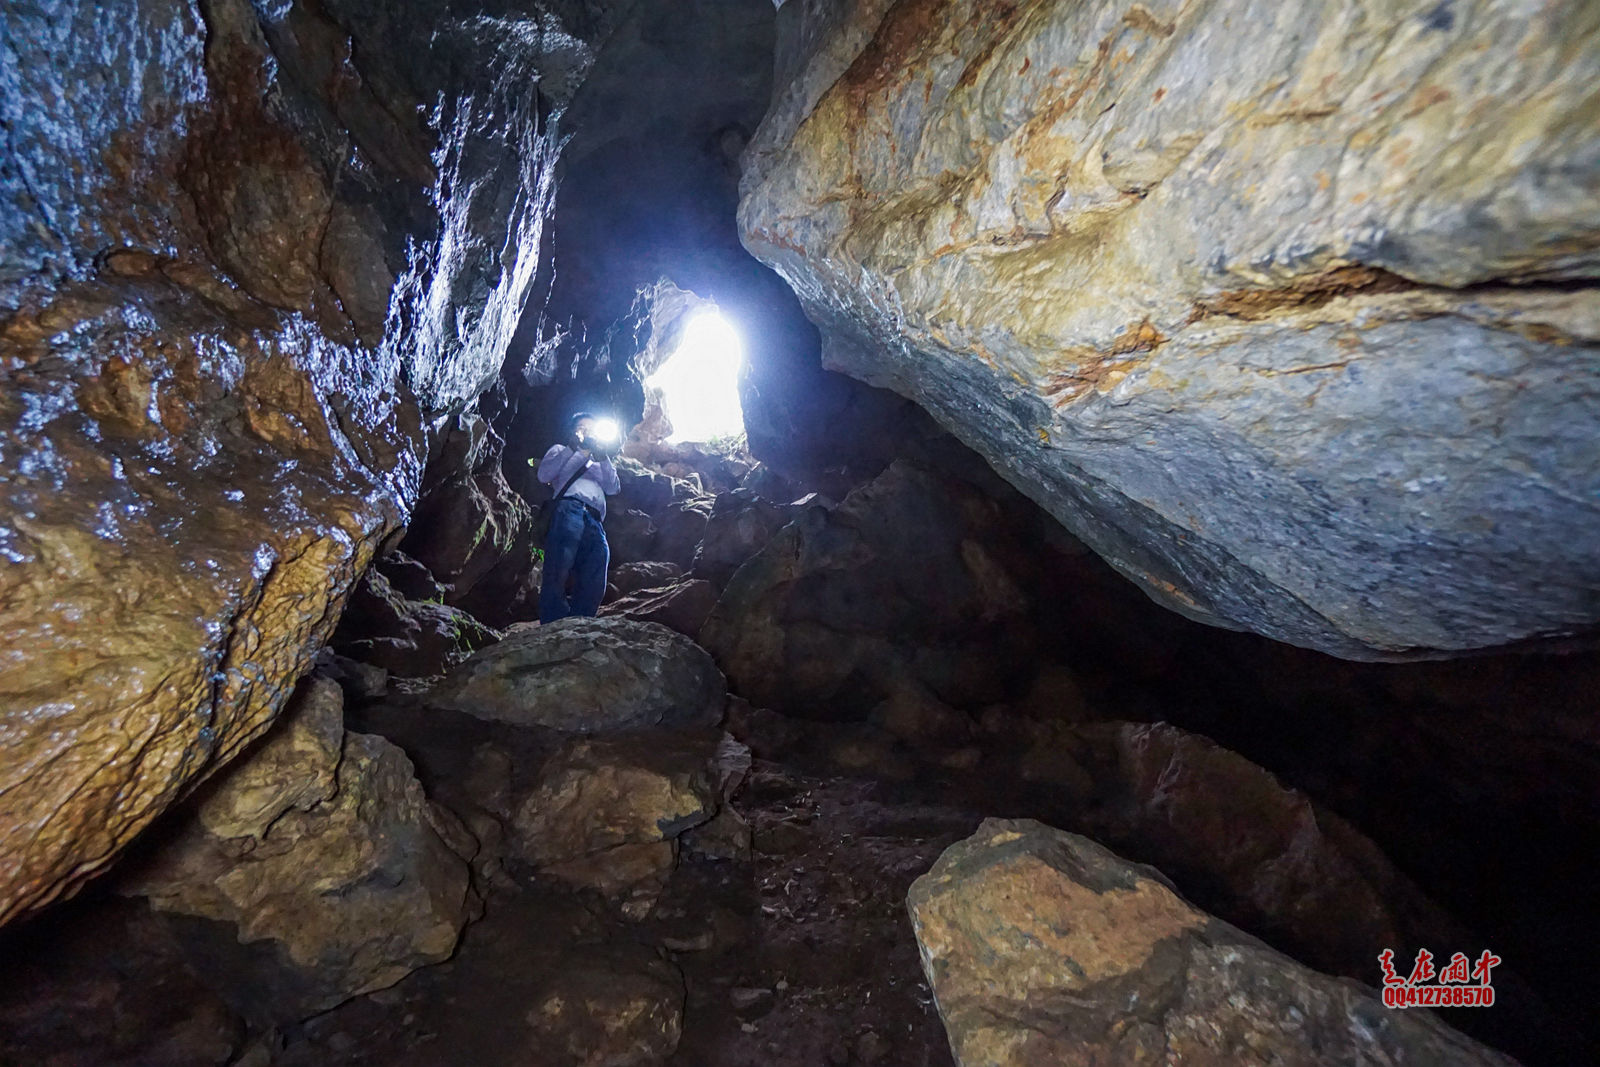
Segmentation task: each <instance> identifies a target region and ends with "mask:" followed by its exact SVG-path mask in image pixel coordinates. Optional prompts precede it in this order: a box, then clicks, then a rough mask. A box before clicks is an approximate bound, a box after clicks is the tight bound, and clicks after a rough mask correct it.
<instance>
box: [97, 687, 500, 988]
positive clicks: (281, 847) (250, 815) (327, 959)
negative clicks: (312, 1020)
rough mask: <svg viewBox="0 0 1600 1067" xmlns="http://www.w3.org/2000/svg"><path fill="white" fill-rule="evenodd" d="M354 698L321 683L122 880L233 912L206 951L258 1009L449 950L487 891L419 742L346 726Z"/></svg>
mask: <svg viewBox="0 0 1600 1067" xmlns="http://www.w3.org/2000/svg"><path fill="white" fill-rule="evenodd" d="M340 708H341V700H340V696H339V689H338V686H336V685H335V684H334V683H332V682H330V681H326V680H322V679H313V680H311V681H309V682H308V683H306V684H305V685H304V686H303V687H302V689H301V692H300V693H299V694H298V695H297V697H296V701H295V704H294V706H293V707H292V708H291V710H290V711H289V712H287V713H286V716H285V721H284V723H283V725H282V727H280V729H279V730H277V731H276V732H275V733H274V734H273V735H272V737H271V738H269V740H268V741H267V742H266V743H265V744H263V745H262V746H261V747H260V749H259V750H257V751H256V752H254V753H252V754H251V756H250V757H248V758H246V759H244V760H242V761H241V762H240V763H239V764H238V765H237V766H236V767H234V768H232V769H231V770H230V771H229V773H228V774H227V775H226V776H225V777H223V778H221V779H220V780H219V781H218V782H217V784H216V786H215V787H214V788H213V789H212V790H211V791H210V792H209V793H208V794H207V795H206V797H205V799H204V800H203V802H202V803H200V805H199V806H198V807H197V808H196V809H195V811H194V812H193V814H192V816H190V817H189V818H188V819H187V820H186V822H185V824H184V826H183V827H182V829H181V831H180V832H179V833H178V835H177V837H176V839H175V840H174V841H173V842H172V843H170V844H168V845H166V846H164V847H162V848H160V849H159V850H157V851H156V852H155V853H154V854H153V855H152V856H151V857H150V858H149V860H148V862H147V863H146V864H145V865H143V866H141V867H140V868H138V869H137V870H135V871H133V872H132V873H131V876H130V880H129V881H128V882H126V883H125V884H123V885H122V886H121V887H120V888H121V889H122V891H124V892H127V893H131V894H137V895H139V896H144V897H147V898H148V899H149V900H150V903H151V905H152V906H153V907H154V908H156V909H158V910H159V911H163V912H168V913H173V914H176V915H185V916H194V917H197V918H204V919H210V920H215V921H217V922H219V923H224V924H227V925H226V926H222V927H218V928H216V930H211V929H205V930H201V932H200V933H199V935H198V936H199V937H200V938H201V939H202V941H203V942H204V944H203V946H202V949H201V952H200V957H201V958H202V966H204V967H205V968H206V969H207V970H208V972H209V973H211V974H212V976H213V979H214V981H215V982H216V984H217V985H218V987H219V988H221V989H223V991H224V992H225V993H230V992H231V995H233V996H235V997H236V998H237V999H239V1000H241V1001H243V1003H241V1005H240V1007H241V1010H244V1011H246V1013H247V1014H250V1015H252V1016H253V1017H255V1018H257V1019H262V1018H266V1019H268V1020H278V1019H294V1018H303V1017H305V1016H307V1015H310V1014H312V1013H314V1012H318V1011H322V1010H325V1009H327V1008H330V1007H332V1006H333V1005H335V1004H338V1003H340V1002H341V1001H343V1000H345V999H347V998H349V997H351V996H354V995H356V994H358V993H364V992H369V991H371V990H375V989H382V988H384V987H385V986H389V985H393V984H394V983H395V982H397V981H399V980H400V979H401V978H403V977H405V976H406V975H407V974H409V973H410V972H411V971H412V970H414V969H416V968H417V967H420V966H423V965H425V964H429V963H437V962H439V961H440V960H443V959H446V958H448V957H449V955H450V953H451V951H452V950H453V949H454V948H455V944H456V936H457V934H458V933H459V932H460V930H461V927H462V926H463V925H464V924H465V923H466V922H467V920H468V918H469V917H470V916H471V915H472V914H473V911H474V908H475V907H476V905H477V900H476V897H475V896H474V895H473V893H472V891H471V889H470V888H469V884H468V882H469V879H468V871H467V864H466V861H465V858H464V857H463V856H462V855H459V854H457V852H455V851H452V848H451V846H450V844H449V843H448V842H454V843H455V844H456V846H457V847H458V848H463V847H464V848H468V849H470V848H472V847H474V846H473V845H472V843H471V842H470V839H468V840H467V841H466V842H463V841H462V840H461V835H462V833H463V831H462V830H461V829H460V827H459V826H458V825H455V824H453V823H450V822H447V821H441V820H442V818H443V817H442V816H441V815H440V813H438V812H436V811H435V810H434V809H433V808H432V807H431V806H430V805H429V804H428V802H427V799H426V798H425V797H424V796H423V793H422V787H421V785H419V784H418V782H417V780H416V778H415V777H414V776H413V774H412V767H411V762H410V761H409V760H408V759H406V757H405V754H404V753H402V752H401V751H400V750H399V749H398V748H396V747H395V746H394V745H392V744H390V743H389V742H387V741H385V740H383V739H382V738H380V737H374V736H370V735H365V734H352V733H346V732H345V730H344V725H343V718H342V715H341V710H340ZM196 929H198V928H196ZM235 933H236V934H237V940H236V941H234V939H233V935H234V934H235ZM230 946H231V947H230ZM264 990H266V991H267V992H263V991H264Z"/></svg>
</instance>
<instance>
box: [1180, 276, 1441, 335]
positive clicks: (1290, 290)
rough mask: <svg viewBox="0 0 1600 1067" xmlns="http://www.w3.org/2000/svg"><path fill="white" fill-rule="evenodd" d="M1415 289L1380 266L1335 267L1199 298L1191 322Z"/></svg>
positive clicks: (1255, 315)
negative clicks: (1275, 284) (1274, 284)
mask: <svg viewBox="0 0 1600 1067" xmlns="http://www.w3.org/2000/svg"><path fill="white" fill-rule="evenodd" d="M1415 288H1417V284H1416V283H1415V282H1412V281H1408V280H1406V279H1405V278H1402V277H1400V276H1399V275H1398V274H1393V273H1391V272H1389V271H1386V270H1383V269H1382V268H1380V267H1362V266H1349V267H1335V268H1334V269H1333V270H1330V271H1325V272H1324V273H1322V274H1317V275H1314V276H1312V277H1309V278H1302V279H1300V280H1299V281H1296V282H1295V283H1294V284H1293V285H1289V286H1286V287H1284V288H1281V289H1229V290H1227V291H1226V292H1222V293H1219V294H1217V295H1216V296H1214V297H1210V298H1208V299H1206V300H1198V301H1196V302H1195V305H1194V309H1193V310H1192V311H1191V312H1190V313H1189V319H1188V321H1189V322H1191V323H1193V322H1199V321H1200V320H1201V319H1207V318H1211V317H1212V316H1215V315H1224V316H1227V317H1229V318H1236V319H1245V320H1250V321H1253V320H1256V319H1264V318H1266V317H1267V316H1268V315H1271V314H1273V313H1274V312H1278V311H1283V310H1286V309H1287V310H1295V311H1308V310H1311V309H1312V308H1319V307H1321V306H1322V305H1324V304H1326V303H1327V302H1328V301H1330V300H1332V299H1334V298H1335V297H1340V296H1348V295H1349V294H1351V293H1370V294H1377V293H1398V292H1403V291H1404V290H1407V289H1415Z"/></svg>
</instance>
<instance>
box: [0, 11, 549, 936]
mask: <svg viewBox="0 0 1600 1067" xmlns="http://www.w3.org/2000/svg"><path fill="white" fill-rule="evenodd" d="M336 6H337V8H338V14H337V16H335V15H333V14H330V11H331V10H332V9H331V8H330V7H329V6H327V5H314V4H304V3H297V4H281V5H276V6H273V7H257V6H253V5H251V4H248V3H244V2H241V0H214V2H207V3H206V4H204V5H196V4H191V3H184V2H178V0H108V2H107V3H99V4H93V5H83V4H77V3H71V2H61V0H44V2H41V3H34V4H28V5H26V6H25V7H18V8H15V9H8V10H7V12H6V15H5V33H4V36H5V40H6V45H5V48H6V60H5V62H4V64H0V128H3V129H4V133H3V134H0V140H3V143H4V148H3V151H0V159H3V162H0V559H3V560H4V564H3V566H0V633H3V634H5V638H4V642H3V644H4V651H3V652H0V794H3V795H4V796H5V798H6V802H5V804H4V806H3V811H0V922H4V921H6V920H8V919H10V918H12V917H13V916H15V915H17V914H19V913H20V912H23V911H27V910H29V909H32V908H36V907H38V906H40V905H42V904H44V903H46V902H48V901H50V900H52V899H55V898H58V897H60V896H62V895H69V894H71V893H72V892H74V891H75V890H76V889H77V888H78V887H79V886H81V884H82V883H83V882H84V881H85V880H86V879H87V878H89V877H90V876H92V875H93V874H94V873H95V872H97V871H98V870H100V869H102V868H104V867H105V866H106V865H107V864H108V863H110V862H111V861H112V860H113V859H114V858H115V857H116V856H117V855H118V854H119V853H120V852H121V850H122V849H123V848H124V846H126V845H127V844H128V843H129V842H130V841H131V840H133V839H134V837H135V836H137V835H138V834H139V833H140V831H141V830H143V829H144V828H145V827H146V826H147V825H149V823H150V822H151V820H153V819H154V818H155V817H156V816H157V815H158V814H159V813H160V812H161V811H163V810H164V809H166V808H167V807H169V806H170V805H171V804H173V803H174V802H175V801H176V800H177V799H178V798H179V797H181V796H183V795H184V794H185V793H186V792H187V791H188V790H190V789H192V788H193V787H194V786H195V785H196V784H197V783H198V782H199V781H200V780H201V779H203V778H204V777H206V776H207V775H210V774H212V773H214V772H215V771H216V770H217V769H218V768H220V767H222V766H224V765H225V764H226V763H227V762H228V761H229V760H230V759H232V758H233V757H235V756H237V755H238V754H239V753H240V752H242V751H243V750H244V749H245V747H246V746H248V745H249V744H250V743H251V742H252V741H253V740H254V739H255V738H257V737H259V736H261V735H262V734H263V733H264V732H265V731H266V730H267V729H268V728H269V727H270V726H271V724H272V722H273V720H274V718H275V717H276V716H277V714H278V713H279V711H280V710H281V709H282V708H283V706H284V704H285V703H286V701H287V700H288V699H289V695H290V693H291V692H292V691H293V689H294V684H295V681H296V680H297V679H298V678H299V677H300V676H301V675H302V674H304V673H305V670H306V669H307V668H308V667H309V665H310V662H311V659H312V657H313V655H314V654H315V652H316V650H317V649H318V648H319V647H321V646H322V645H323V644H325V643H326V640H327V637H328V634H329V631H330V630H331V629H332V628H333V625H334V623H335V621H336V620H337V619H338V616H339V611H340V608H341V607H342V605H343V603H344V599H345V596H346V594H347V592H348V591H349V589H350V587H351V586H352V584H353V583H354V582H355V581H356V579H357V578H358V577H359V576H360V575H361V573H362V572H363V570H364V569H365V568H366V566H367V564H368V562H369V561H370V559H371V558H372V557H373V555H374V554H375V552H376V550H377V549H378V547H379V546H380V545H381V544H382V543H383V542H384V541H385V539H386V538H387V537H388V536H389V534H390V533H391V532H392V531H393V530H394V529H395V528H396V527H397V526H398V525H399V524H400V523H401V522H402V521H403V520H404V517H405V515H406V513H407V512H408V511H409V509H410V508H411V506H412V505H413V504H414V503H415V501H416V497H417V489H418V482H419V477H420V474H421V461H422V458H423V454H424V450H425V447H426V437H427V433H426V430H425V427H426V426H427V425H428V424H429V423H430V422H431V421H432V420H433V418H434V416H435V415H437V414H442V413H444V412H446V411H451V410H459V409H460V408H461V407H463V406H465V405H466V404H467V403H468V402H469V401H470V400H471V398H472V397H473V396H474V395H475V394H476V393H477V392H478V390H479V389H481V388H482V385H483V383H484V382H486V381H488V380H491V379H493V378H494V377H495V376H496V375H497V374H498V372H499V370H500V367H501V364H502V362H503V359H504V356H505V345H506V342H507V341H508V340H509V337H510V330H511V327H514V325H515V322H516V318H517V316H518V315H519V314H520V311H521V308H522V306H523V296H524V295H525V293H526V290H527V288H528V287H529V286H530V285H531V284H532V282H533V271H532V270H531V268H530V266H529V265H530V264H531V263H532V262H533V260H534V259H535V257H536V256H537V254H538V252H539V250H540V239H541V231H540V228H539V227H538V225H536V223H537V221H538V220H539V219H540V218H541V216H542V212H543V210H544V209H545V208H546V207H548V197H549V196H550V195H551V194H552V193H553V184H552V181H553V172H554V152H553V148H554V143H555V142H554V140H553V138H550V137H545V136H544V135H543V133H542V132H541V130H540V129H539V128H537V127H535V125H534V123H536V122H538V121H539V115H540V114H547V113H548V106H547V105H548V101H546V104H545V105H540V104H539V102H538V101H537V100H536V99H534V97H535V96H536V95H537V94H538V93H541V92H550V91H553V89H554V80H553V79H552V80H550V81H548V82H547V81H545V80H543V79H540V78H537V77H533V76H531V74H532V68H533V67H535V66H537V65H538V64H539V63H540V62H541V61H542V52H543V51H544V50H545V49H546V48H547V47H548V46H549V45H548V44H547V42H548V43H556V44H562V45H563V46H565V42H571V41H572V38H570V37H569V36H568V35H566V34H561V33H553V34H542V33H539V32H533V33H509V34H508V33H506V32H505V30H504V24H503V23H502V22H500V21H498V20H496V19H478V18H475V17H474V15H475V13H476V12H475V9H473V8H472V6H471V5H469V6H468V7H467V8H461V7H450V8H449V9H448V10H446V5H444V4H443V3H432V4H425V5H422V6H421V7H419V8H418V9H417V10H416V11H415V12H414V14H413V17H409V18H406V19H398V20H397V19H393V18H392V17H391V16H390V13H389V12H388V11H386V10H383V9H380V8H378V7H372V6H370V5H367V6H363V5H351V4H346V5H336ZM497 13H498V12H497ZM336 18H337V19H338V21H337V22H336V21H335V19H336ZM546 25H548V22H547V23H546ZM491 27H492V28H491ZM557 38H561V39H564V40H563V41H562V42H557V41H556V39H557ZM468 55H471V56H473V57H474V58H473V60H472V61H471V62H466V61H464V57H465V56H468ZM486 56H488V57H493V59H492V60H489V61H486V60H485V59H484V58H483V57H486ZM508 66H510V67H514V68H516V70H517V71H520V75H519V76H517V77H508V76H504V75H506V74H507V73H508V71H507V67H508ZM491 96H494V97H495V99H494V101H493V103H492V105H491V101H490V97H491ZM436 101H438V102H445V103H447V105H448V107H447V108H446V110H448V111H449V113H450V114H451V115H454V116H456V117H457V118H458V119H459V120H460V123H459V124H458V126H457V127H456V128H454V129H452V128H451V124H450V123H449V122H446V123H444V124H443V125H441V126H438V127H433V128H430V126H429V125H428V123H427V121H426V114H427V112H428V110H429V108H431V107H432V105H433V104H434V103H435V102H436ZM491 106H492V108H493V113H494V115H495V122H494V124H493V129H487V128H485V129H484V130H481V131H480V133H481V135H474V140H473V142H472V145H473V148H472V151H471V152H470V153H467V152H465V151H464V147H465V146H464V141H465V137H466V128H467V126H470V125H471V123H472V122H473V121H474V120H473V116H475V115H481V114H483V113H484V112H485V110H487V109H488V108H489V107H491ZM541 106H543V107H544V110H543V111H541V110H540V107H541ZM474 128H476V127H474ZM442 142H449V143H442ZM436 148H437V149H438V150H439V151H438V152H437V153H435V149H436ZM430 157H432V158H430ZM486 176H487V177H488V178H489V179H491V180H480V179H483V178H485V177H486ZM541 198H542V199H541ZM444 231H448V232H447V233H446V232H444ZM408 245H409V246H410V248H411V252H410V253H409V254H408V251H407V248H408ZM519 264H520V266H519ZM391 294H392V295H393V299H392V300H391V299H390V297H391ZM386 322H388V323H389V324H390V325H391V326H392V329H391V330H389V331H388V332H387V333H386V332H385V323H386Z"/></svg>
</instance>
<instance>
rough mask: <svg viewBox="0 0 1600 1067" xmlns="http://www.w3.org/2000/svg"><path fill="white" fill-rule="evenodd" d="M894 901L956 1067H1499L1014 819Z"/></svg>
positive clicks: (1101, 858)
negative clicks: (911, 934)
mask: <svg viewBox="0 0 1600 1067" xmlns="http://www.w3.org/2000/svg"><path fill="white" fill-rule="evenodd" d="M907 907H908V908H909V910H910V913H911V919H912V923H913V924H914V926H915V927H916V932H917V943H918V946H919V949H920V950H921V954H922V959H923V965H924V967H925V969H926V971H927V973H928V977H929V981H930V983H931V985H932V987H933V992H934V995H935V997H937V999H938V1004H939V1013H940V1016H941V1017H942V1018H943V1020H944V1023H945V1027H946V1029H947V1030H948V1031H949V1033H950V1044H951V1048H952V1049H953V1050H954V1052H955V1057H956V1061H957V1063H960V1064H991V1065H1006V1064H1015V1065H1019V1067H1020V1065H1024V1064H1040V1065H1043V1064H1055V1063H1064V1062H1075V1061H1093V1060H1097V1059H1105V1060H1106V1061H1107V1062H1118V1063H1123V1062H1128V1063H1136V1062H1144V1061H1146V1060H1161V1059H1163V1058H1167V1059H1175V1060H1178V1061H1181V1062H1184V1063H1206V1064H1209V1063H1216V1064H1224V1063H1226V1064H1235V1063H1240V1062H1251V1063H1284V1064H1307V1065H1309V1064H1321V1063H1328V1062H1337V1063H1350V1064H1389V1063H1462V1064H1468V1063H1481V1064H1495V1065H1509V1064H1512V1063H1514V1062H1515V1061H1514V1060H1511V1059H1510V1058H1508V1057H1506V1056H1503V1055H1501V1054H1499V1053H1497V1052H1493V1051H1491V1050H1490V1049H1487V1048H1484V1047H1483V1046H1481V1045H1478V1044H1476V1043H1474V1042H1472V1041H1470V1040H1469V1039H1467V1038H1465V1037H1463V1036H1461V1035H1460V1034H1458V1033H1456V1032H1455V1031H1453V1030H1451V1029H1449V1028H1448V1027H1446V1026H1444V1025H1442V1024H1441V1023H1439V1022H1438V1021H1437V1020H1436V1019H1435V1018H1434V1017H1433V1016H1431V1015H1429V1014H1426V1013H1421V1012H1405V1013H1399V1012H1394V1011H1391V1010H1390V1009H1387V1008H1385V1007H1384V1006H1383V1005H1382V1003H1381V1002H1380V1001H1379V1000H1378V998H1377V996H1376V995H1374V993H1373V992H1372V991H1371V990H1370V989H1363V988H1360V987H1357V986H1355V985H1353V984H1351V983H1348V982H1342V981H1338V980H1335V979H1330V978H1328V977H1326V976H1324V975H1320V974H1317V973H1316V972H1314V971H1310V970H1307V969H1306V968H1304V967H1302V966H1300V965H1299V964H1297V963H1295V962H1294V961H1292V960H1290V959H1289V958H1288V957H1286V956H1283V955H1281V954H1280V953H1277V952H1274V951H1273V950H1271V949H1269V948H1267V947H1266V946H1265V945H1263V944H1261V943H1260V942H1259V941H1256V940H1255V939H1254V938H1251V937H1249V936H1248V935H1246V934H1243V933H1241V932H1240V931H1239V930H1237V929H1234V928H1233V927H1230V926H1228V925H1227V924H1225V923H1223V922H1220V921H1219V920H1217V919H1214V918H1212V917H1210V916H1208V915H1206V914H1205V913H1204V912H1201V911H1199V910H1197V909H1195V908H1194V907H1192V906H1191V905H1190V904H1188V903H1187V902H1186V901H1185V900H1183V898H1182V897H1180V896H1179V895H1178V894H1177V893H1175V892H1174V891H1173V889H1172V887H1171V885H1170V883H1168V882H1167V881H1166V880H1165V879H1164V878H1162V877H1161V876H1160V875H1159V874H1157V873H1156V872H1155V871H1153V870H1151V869H1150V868H1143V867H1138V866H1136V865H1133V864H1130V863H1128V862H1126V861H1125V860H1122V859H1121V858H1120V857H1118V856H1116V855H1115V854H1113V853H1111V852H1109V851H1108V850H1106V849H1104V848H1102V847H1101V846H1099V845H1097V844H1095V843H1094V842H1092V841H1090V840H1088V839H1087V838H1083V837H1077V836H1075V835H1072V834H1066V833H1062V832H1060V831H1058V830H1052V829H1050V828H1049V827H1046V826H1044V825H1042V824H1040V823H1037V822H1033V821H1031V820H1002V819H989V820H985V821H984V823H983V825H982V826H980V827H979V828H978V831H977V833H975V834H974V835H973V836H972V837H970V838H968V839H967V840H965V841H962V842H961V843H959V844H957V845H955V846H954V847H952V848H951V849H949V850H948V851H947V852H945V853H944V855H943V856H941V857H940V858H939V862H938V863H936V864H935V865H934V867H933V869H932V870H931V871H929V872H928V873H927V874H926V875H924V876H922V877H921V878H919V879H918V880H917V881H916V882H915V883H914V884H913V885H912V887H911V892H910V895H909V896H908V898H907Z"/></svg>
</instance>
